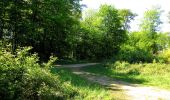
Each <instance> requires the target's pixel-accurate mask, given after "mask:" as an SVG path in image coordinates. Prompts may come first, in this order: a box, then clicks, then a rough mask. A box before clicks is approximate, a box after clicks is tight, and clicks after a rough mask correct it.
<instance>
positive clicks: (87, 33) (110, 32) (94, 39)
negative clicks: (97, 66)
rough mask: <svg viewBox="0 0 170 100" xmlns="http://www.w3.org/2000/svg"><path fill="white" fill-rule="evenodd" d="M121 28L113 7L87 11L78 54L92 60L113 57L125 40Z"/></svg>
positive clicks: (103, 6) (105, 6) (116, 11)
mask: <svg viewBox="0 0 170 100" xmlns="http://www.w3.org/2000/svg"><path fill="white" fill-rule="evenodd" d="M122 27H123V25H122V23H121V18H120V17H119V14H118V10H117V9H115V8H114V7H113V6H110V5H102V6H101V7H100V9H99V10H89V11H88V12H87V13H86V16H85V19H84V20H83V21H82V25H81V29H82V32H81V39H80V40H81V41H80V45H79V47H78V50H77V51H79V53H78V54H82V55H80V56H83V57H87V58H94V59H101V58H102V59H105V58H111V57H113V56H114V55H116V54H117V53H118V51H119V49H120V46H121V44H122V43H124V41H125V39H126V32H125V30H123V28H122ZM80 52H81V53H80Z"/></svg>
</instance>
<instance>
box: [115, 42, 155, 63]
mask: <svg viewBox="0 0 170 100" xmlns="http://www.w3.org/2000/svg"><path fill="white" fill-rule="evenodd" d="M153 59H154V56H153V55H152V54H151V52H149V51H146V50H143V49H140V48H137V47H132V46H128V45H125V46H123V47H122V48H121V50H120V52H119V54H118V57H117V60H121V61H128V62H130V63H136V62H152V61H153Z"/></svg>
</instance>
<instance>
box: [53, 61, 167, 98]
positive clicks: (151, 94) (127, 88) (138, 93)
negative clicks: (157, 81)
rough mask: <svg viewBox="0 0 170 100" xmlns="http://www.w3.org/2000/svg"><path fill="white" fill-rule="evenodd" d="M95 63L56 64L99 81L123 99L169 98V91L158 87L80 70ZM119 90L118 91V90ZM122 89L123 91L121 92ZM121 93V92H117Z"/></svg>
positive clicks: (90, 79) (96, 81)
mask: <svg viewBox="0 0 170 100" xmlns="http://www.w3.org/2000/svg"><path fill="white" fill-rule="evenodd" d="M96 64H97V63H86V64H72V65H62V66H61V65H56V66H58V67H59V68H60V67H61V68H63V67H64V68H69V69H71V70H72V72H73V73H74V74H77V75H79V76H81V77H84V78H86V79H87V80H89V81H91V82H95V83H99V84H101V85H103V86H104V87H106V88H108V89H109V90H111V92H112V93H113V94H114V93H116V94H117V95H120V96H121V97H120V98H117V99H123V100H170V91H168V90H163V89H159V88H157V87H151V86H150V87H149V86H141V85H139V84H132V83H127V82H124V81H119V80H115V79H113V78H110V77H108V76H105V75H98V74H94V73H89V72H86V71H84V70H82V67H86V66H91V65H96ZM119 91H120V92H119ZM122 91H123V92H122ZM119 93H121V94H119Z"/></svg>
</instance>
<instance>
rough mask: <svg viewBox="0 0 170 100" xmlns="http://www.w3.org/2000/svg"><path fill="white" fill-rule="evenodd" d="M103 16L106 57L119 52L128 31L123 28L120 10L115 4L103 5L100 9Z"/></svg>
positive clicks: (102, 25)
mask: <svg viewBox="0 0 170 100" xmlns="http://www.w3.org/2000/svg"><path fill="white" fill-rule="evenodd" d="M99 16H101V17H102V23H101V26H100V27H101V29H102V30H104V31H103V43H104V46H103V50H104V51H105V52H103V53H104V55H106V57H112V56H113V55H115V54H117V53H118V51H119V49H120V46H121V44H122V43H124V42H125V39H126V32H125V30H123V29H122V27H123V25H122V24H121V18H120V17H119V15H118V10H117V9H115V8H114V7H113V6H108V5H102V6H101V7H100V10H99Z"/></svg>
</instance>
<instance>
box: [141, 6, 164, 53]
mask: <svg viewBox="0 0 170 100" xmlns="http://www.w3.org/2000/svg"><path fill="white" fill-rule="evenodd" d="M161 12H162V11H161V10H160V8H158V7H153V8H152V9H150V10H147V11H146V12H145V13H144V18H143V19H142V22H141V24H140V28H141V32H142V33H143V34H145V35H146V40H145V42H146V43H149V47H148V50H151V51H152V53H153V54H155V53H157V52H158V44H157V43H156V40H157V38H158V37H157V34H158V33H157V32H159V30H160V24H161V23H162V21H161V19H160V16H161Z"/></svg>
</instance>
